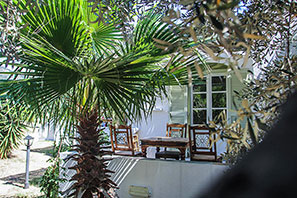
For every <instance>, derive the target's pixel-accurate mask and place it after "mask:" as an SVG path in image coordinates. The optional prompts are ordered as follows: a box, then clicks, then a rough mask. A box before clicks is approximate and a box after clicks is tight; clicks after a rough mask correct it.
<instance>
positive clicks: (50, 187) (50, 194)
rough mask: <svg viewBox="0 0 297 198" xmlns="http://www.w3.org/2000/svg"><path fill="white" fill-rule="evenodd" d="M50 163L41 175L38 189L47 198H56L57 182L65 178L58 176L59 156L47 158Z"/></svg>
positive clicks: (57, 191)
mask: <svg viewBox="0 0 297 198" xmlns="http://www.w3.org/2000/svg"><path fill="white" fill-rule="evenodd" d="M49 162H51V163H52V165H50V166H49V167H48V168H47V169H46V171H45V173H44V174H43V176H42V177H41V180H40V183H39V186H40V187H41V189H40V191H41V192H43V193H44V194H45V197H47V198H58V197H59V193H60V192H59V184H60V183H61V182H64V181H65V179H63V178H61V176H60V164H61V159H60V158H59V157H56V158H52V159H50V160H49Z"/></svg>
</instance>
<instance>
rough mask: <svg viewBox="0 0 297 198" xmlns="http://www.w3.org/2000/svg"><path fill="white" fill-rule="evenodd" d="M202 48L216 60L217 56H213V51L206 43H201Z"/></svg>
mask: <svg viewBox="0 0 297 198" xmlns="http://www.w3.org/2000/svg"><path fill="white" fill-rule="evenodd" d="M202 47H203V49H204V50H205V52H206V53H207V54H208V55H209V56H210V57H211V58H212V59H213V60H215V61H216V60H218V58H217V57H216V56H215V54H214V52H213V51H212V49H210V48H209V47H207V46H206V45H204V44H202Z"/></svg>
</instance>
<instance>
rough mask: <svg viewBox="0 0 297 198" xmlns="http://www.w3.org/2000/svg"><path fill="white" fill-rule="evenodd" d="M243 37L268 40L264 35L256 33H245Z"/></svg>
mask: <svg viewBox="0 0 297 198" xmlns="http://www.w3.org/2000/svg"><path fill="white" fill-rule="evenodd" d="M243 37H244V38H247V39H257V40H266V38H265V37H264V36H259V35H255V34H248V33H243Z"/></svg>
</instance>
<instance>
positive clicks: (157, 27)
mask: <svg viewBox="0 0 297 198" xmlns="http://www.w3.org/2000/svg"><path fill="white" fill-rule="evenodd" d="M28 2H29V1H25V0H21V1H18V3H19V4H18V6H19V7H20V9H22V10H26V12H25V14H24V15H22V16H21V19H22V20H21V22H22V23H23V25H27V26H26V27H25V28H24V29H22V31H21V32H20V42H21V48H22V49H21V51H22V54H20V62H19V63H18V64H14V71H12V72H1V73H2V74H4V75H7V77H8V78H7V80H1V82H0V94H1V96H2V97H7V98H9V99H10V100H13V101H15V102H16V103H17V104H18V105H20V106H24V107H26V108H28V109H29V110H30V111H31V114H30V115H32V116H30V117H29V118H28V119H32V118H35V119H39V120H40V121H42V122H46V121H50V120H54V121H55V122H57V123H60V124H61V125H63V126H64V127H65V128H66V129H74V127H73V126H75V125H74V123H77V122H79V119H78V118H79V117H80V113H82V112H88V110H89V112H91V111H90V110H91V109H99V113H100V110H101V111H103V109H104V112H107V111H109V112H111V111H113V112H115V114H116V115H117V116H118V117H119V118H120V119H122V120H123V119H124V118H129V119H131V120H132V119H137V118H140V117H141V115H142V113H144V115H148V113H149V112H150V111H151V110H152V107H153V106H154V103H155V100H156V97H157V96H158V95H160V94H161V93H162V92H163V91H165V84H166V82H167V80H168V78H167V75H166V73H165V72H164V70H163V68H162V67H160V65H159V63H160V61H162V60H163V59H164V57H165V56H166V55H167V54H170V53H171V52H173V50H174V49H173V48H170V49H169V48H168V49H166V50H163V49H162V48H164V46H162V45H163V44H164V43H166V44H167V43H170V44H172V45H174V44H175V43H176V42H178V38H177V37H176V36H175V34H174V29H172V28H171V29H170V28H169V26H168V25H167V24H166V23H163V22H162V21H161V17H162V16H161V15H160V14H156V13H153V12H151V13H149V14H148V15H147V16H146V17H145V18H144V19H143V20H141V21H140V22H139V23H138V24H137V26H136V28H135V31H134V32H133V33H132V35H131V36H130V38H131V39H130V40H128V41H127V40H123V39H122V36H121V34H120V33H119V32H118V31H117V30H116V29H115V28H114V27H113V26H112V24H111V25H106V24H100V25H95V24H92V23H91V22H90V21H96V16H95V15H90V13H91V12H90V11H89V9H90V8H88V3H87V1H85V0H76V1H75V0H44V1H42V2H38V1H37V4H36V6H37V10H38V12H36V11H35V10H30V8H29V5H28ZM32 112H34V113H32ZM86 119H87V118H86ZM84 122H85V119H83V121H82V122H81V123H80V124H79V125H80V126H85V124H84ZM92 122H93V125H94V126H97V125H96V123H95V122H94V120H93V119H92ZM92 131H95V129H92ZM94 137H95V136H94ZM96 137H97V136H96ZM81 141H83V140H81ZM81 145H83V144H81ZM97 146H99V150H100V144H98V145H97ZM79 151H80V150H79ZM82 152H83V151H82ZM81 154H82V155H83V153H81ZM75 160H80V158H76V159H75ZM102 172H104V170H103V169H102ZM77 181H78V180H77ZM79 181H81V180H79ZM100 181H101V180H100ZM105 186H113V185H105ZM92 189H94V188H93V187H92ZM85 190H86V189H85ZM104 190H107V189H106V188H105V189H104ZM78 191H80V192H81V189H79V190H78ZM82 192H83V191H82ZM85 192H90V191H89V190H86V191H85Z"/></svg>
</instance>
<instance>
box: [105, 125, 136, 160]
mask: <svg viewBox="0 0 297 198" xmlns="http://www.w3.org/2000/svg"><path fill="white" fill-rule="evenodd" d="M109 129H110V141H111V148H112V151H113V153H114V154H117V155H132V156H134V155H138V154H141V153H140V152H138V151H139V144H138V134H134V135H133V134H132V128H131V125H130V126H126V125H119V126H117V127H115V126H112V125H110V127H109ZM130 152H131V154H130Z"/></svg>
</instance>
